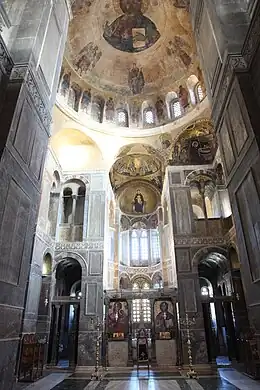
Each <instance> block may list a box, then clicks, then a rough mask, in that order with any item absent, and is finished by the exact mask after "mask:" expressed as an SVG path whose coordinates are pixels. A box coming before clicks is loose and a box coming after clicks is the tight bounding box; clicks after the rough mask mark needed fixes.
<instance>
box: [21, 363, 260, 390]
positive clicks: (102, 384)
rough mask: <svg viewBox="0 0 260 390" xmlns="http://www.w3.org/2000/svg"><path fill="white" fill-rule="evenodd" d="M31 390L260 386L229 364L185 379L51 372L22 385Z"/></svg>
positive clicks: (240, 389)
mask: <svg viewBox="0 0 260 390" xmlns="http://www.w3.org/2000/svg"><path fill="white" fill-rule="evenodd" d="M23 389H28V390H29V389H31V390H260V382H258V381H253V380H251V379H249V378H248V377H246V376H245V375H242V374H240V373H238V372H237V371H235V370H234V369H232V368H223V369H220V370H219V375H218V376H215V377H212V376H211V377H209V376H204V377H200V378H198V380H195V379H187V378H186V377H183V376H181V375H178V374H177V375H171V373H169V374H156V373H153V372H150V374H149V375H148V374H147V373H145V372H142V373H140V375H137V374H136V372H134V371H133V373H132V374H118V375H117V374H113V375H111V374H110V375H107V376H106V375H105V376H104V378H103V379H102V380H101V381H91V380H90V378H89V376H87V375H85V376H84V374H79V375H77V374H74V375H73V374H64V373H51V374H49V375H47V376H46V377H45V378H43V379H41V380H39V381H38V382H36V383H34V384H31V385H29V386H26V387H24V388H23Z"/></svg>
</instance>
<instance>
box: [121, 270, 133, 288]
mask: <svg viewBox="0 0 260 390" xmlns="http://www.w3.org/2000/svg"><path fill="white" fill-rule="evenodd" d="M119 288H120V289H122V290H128V289H130V288H131V281H130V278H129V276H128V275H127V274H125V273H124V274H121V275H120V280H119Z"/></svg>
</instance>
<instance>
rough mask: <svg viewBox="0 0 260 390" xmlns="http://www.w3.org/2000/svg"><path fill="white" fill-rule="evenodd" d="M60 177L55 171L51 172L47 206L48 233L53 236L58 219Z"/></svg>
mask: <svg viewBox="0 0 260 390" xmlns="http://www.w3.org/2000/svg"><path fill="white" fill-rule="evenodd" d="M59 187H60V177H59V174H58V172H57V171H55V172H54V174H53V182H52V187H51V191H50V198H49V208H48V234H49V235H50V236H51V237H53V238H54V237H55V235H56V228H57V219H58V209H59V200H60V188H59Z"/></svg>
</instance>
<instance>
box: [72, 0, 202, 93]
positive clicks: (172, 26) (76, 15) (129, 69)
mask: <svg viewBox="0 0 260 390" xmlns="http://www.w3.org/2000/svg"><path fill="white" fill-rule="evenodd" d="M187 9H188V3H187V1H185V0H164V1H159V0H102V1H101V0H91V1H89V0H75V1H74V2H73V5H72V10H73V19H72V21H71V23H70V27H69V39H68V42H67V47H66V52H65V58H66V61H67V63H68V64H69V66H70V67H71V68H72V69H73V71H75V72H76V74H77V75H78V76H79V77H80V79H81V80H82V81H83V82H84V81H85V82H86V84H87V85H88V87H90V88H94V89H96V90H99V91H103V92H104V93H111V94H113V93H114V94H116V95H117V96H118V95H120V96H124V97H126V96H127V97H130V98H131V96H132V97H133V98H134V97H136V96H145V95H152V94H153V95H154V94H156V96H158V95H159V94H160V93H162V92H163V91H165V92H166V93H167V92H169V91H170V90H172V89H173V88H175V89H176V87H177V88H178V86H179V85H181V83H182V81H183V80H184V79H187V78H188V77H189V76H190V74H194V73H195V74H196V70H197V66H198V59H197V54H196V49H195V44H194V40H193V34H192V29H191V25H190V21H189V13H188V12H187Z"/></svg>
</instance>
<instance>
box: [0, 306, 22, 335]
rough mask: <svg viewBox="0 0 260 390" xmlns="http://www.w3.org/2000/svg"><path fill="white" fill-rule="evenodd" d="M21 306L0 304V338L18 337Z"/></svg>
mask: <svg viewBox="0 0 260 390" xmlns="http://www.w3.org/2000/svg"><path fill="white" fill-rule="evenodd" d="M22 311H23V309H22V308H19V307H12V306H7V305H6V306H5V305H0V339H11V338H14V337H19V333H20V326H21V325H20V321H21V318H22Z"/></svg>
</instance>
